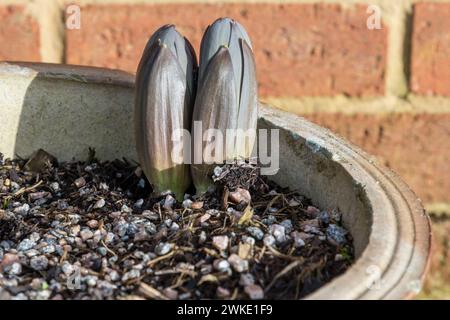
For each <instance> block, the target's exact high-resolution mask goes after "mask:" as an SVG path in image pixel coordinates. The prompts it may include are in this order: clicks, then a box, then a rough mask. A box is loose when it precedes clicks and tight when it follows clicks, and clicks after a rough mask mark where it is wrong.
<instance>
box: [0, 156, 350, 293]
mask: <svg viewBox="0 0 450 320" xmlns="http://www.w3.org/2000/svg"><path fill="white" fill-rule="evenodd" d="M38 158H39V159H38ZM25 169H26V170H34V171H35V172H31V171H26V170H25ZM36 171H39V173H36ZM214 179H215V180H216V184H217V188H216V191H214V192H212V193H209V194H206V195H203V196H202V197H195V196H191V195H186V197H185V200H184V201H183V202H181V203H180V202H176V201H175V199H174V198H173V197H172V196H171V195H170V194H168V195H164V196H159V197H154V196H152V195H151V194H152V193H151V188H150V187H149V184H148V182H147V181H146V179H145V177H144V176H143V174H142V171H141V169H140V168H139V167H137V166H136V165H135V164H132V163H129V162H128V161H126V160H115V161H112V162H98V161H97V160H95V157H94V154H93V153H91V154H90V157H89V160H88V161H86V162H70V163H60V164H57V161H56V159H54V158H52V157H50V156H49V155H48V154H46V153H45V152H42V151H41V152H40V153H38V154H35V155H34V156H33V159H31V160H30V161H29V162H28V163H27V164H26V161H25V160H21V159H19V160H13V161H11V160H8V159H7V160H3V159H2V157H1V155H0V205H1V206H0V299H146V298H151V299H243V298H244V299H248V298H251V299H297V298H301V297H303V296H305V295H306V294H308V293H310V292H312V291H314V290H315V289H317V288H318V287H320V286H321V285H323V284H325V283H326V282H327V281H329V280H330V279H332V278H333V277H335V276H337V275H339V274H341V273H342V272H344V271H345V270H346V269H347V268H348V266H349V265H350V264H351V263H352V261H353V247H352V239H351V236H350V235H349V234H348V233H347V232H346V231H345V229H344V228H343V227H342V226H341V221H340V220H341V214H340V212H339V211H338V209H337V208H326V209H327V210H319V209H317V208H315V207H313V206H312V204H311V203H310V201H309V200H308V199H306V198H305V197H303V196H302V195H300V194H298V193H297V192H295V191H292V190H287V189H283V188H281V187H279V186H277V185H276V184H274V183H272V182H271V181H268V180H267V179H266V177H263V176H260V175H259V169H258V167H256V166H254V165H250V164H240V165H237V164H235V165H225V166H223V167H221V168H219V167H217V168H216V170H215V176H214ZM324 209H325V208H324Z"/></svg>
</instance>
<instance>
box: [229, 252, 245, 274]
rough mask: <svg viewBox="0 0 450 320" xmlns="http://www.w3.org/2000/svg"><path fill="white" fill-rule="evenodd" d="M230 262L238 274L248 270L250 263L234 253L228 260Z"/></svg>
mask: <svg viewBox="0 0 450 320" xmlns="http://www.w3.org/2000/svg"><path fill="white" fill-rule="evenodd" d="M228 262H229V263H230V264H231V266H232V267H233V269H234V270H235V271H237V272H244V271H247V270H248V261H247V260H244V259H242V258H241V257H239V256H238V255H237V254H235V253H233V254H232V255H230V257H229V258H228Z"/></svg>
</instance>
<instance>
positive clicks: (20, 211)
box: [14, 203, 30, 216]
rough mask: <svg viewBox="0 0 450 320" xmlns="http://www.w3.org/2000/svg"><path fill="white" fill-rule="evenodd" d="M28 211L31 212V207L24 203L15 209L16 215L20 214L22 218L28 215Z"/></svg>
mask: <svg viewBox="0 0 450 320" xmlns="http://www.w3.org/2000/svg"><path fill="white" fill-rule="evenodd" d="M28 211H30V205H29V204H27V203H24V204H23V205H21V206H20V207H17V208H15V209H14V213H17V214H20V215H21V216H25V215H27V213H28Z"/></svg>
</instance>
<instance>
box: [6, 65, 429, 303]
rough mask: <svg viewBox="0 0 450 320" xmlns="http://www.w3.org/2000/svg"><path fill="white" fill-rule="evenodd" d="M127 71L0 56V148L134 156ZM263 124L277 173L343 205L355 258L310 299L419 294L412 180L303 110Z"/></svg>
mask: <svg viewBox="0 0 450 320" xmlns="http://www.w3.org/2000/svg"><path fill="white" fill-rule="evenodd" d="M133 80H134V77H133V76H132V75H130V74H127V73H125V72H121V71H113V70H106V69H98V68H86V67H76V66H62V65H48V64H29V63H0V137H1V139H0V152H2V153H4V154H5V156H7V157H12V156H14V155H19V156H22V157H26V156H28V155H30V153H31V152H32V151H34V150H36V149H37V148H43V149H45V150H47V151H49V152H50V153H52V154H54V155H55V156H57V157H58V159H60V160H70V159H71V158H72V157H75V158H80V159H84V158H85V157H86V154H87V149H88V147H94V148H95V149H96V152H97V153H96V155H97V156H98V158H99V159H113V158H120V157H123V156H124V157H127V158H129V159H136V156H135V150H134V142H133V128H132V123H133V121H132V109H133ZM260 113H261V114H260V119H259V127H260V128H278V129H280V170H279V172H278V174H277V175H276V176H274V177H273V179H274V180H275V181H276V182H278V183H279V184H281V185H283V186H289V187H291V188H292V189H297V190H299V191H300V192H301V193H302V194H304V195H306V196H308V197H310V198H311V199H312V201H313V203H314V204H315V205H317V206H319V207H322V208H334V207H338V208H339V209H340V210H341V211H342V212H343V213H344V216H343V223H344V225H345V227H346V228H347V229H349V230H350V232H351V234H352V236H353V237H354V246H355V252H356V256H357V259H356V261H355V263H354V264H353V266H352V267H351V268H350V269H348V270H347V272H345V273H344V274H343V275H341V276H339V277H337V278H335V279H333V280H332V281H331V282H329V283H328V284H326V285H324V286H323V287H321V288H320V289H318V290H317V291H315V292H314V293H312V294H311V295H309V296H308V298H310V299H404V298H411V297H413V296H414V295H415V294H417V293H418V291H419V290H420V287H421V283H422V280H423V278H424V275H425V273H426V270H427V265H428V260H429V254H430V241H431V233H430V222H429V219H428V217H427V215H426V214H425V212H424V210H423V207H422V205H421V203H420V201H419V200H418V199H417V197H416V196H415V195H414V193H413V192H412V191H411V190H410V189H409V188H408V186H407V185H406V184H405V183H404V182H403V181H402V180H401V179H400V178H399V177H398V176H396V175H395V174H394V173H393V172H391V171H390V170H388V169H386V168H384V167H383V166H381V165H379V164H377V162H376V161H375V159H374V158H373V157H371V156H369V155H367V154H366V153H364V152H363V151H361V150H360V149H359V148H357V147H355V146H353V145H351V144H350V143H348V142H347V141H345V140H343V139H341V138H339V137H336V136H335V135H333V134H332V133H331V132H329V131H328V130H326V129H323V128H321V127H319V126H317V125H314V124H312V123H310V122H308V121H306V120H304V119H303V118H301V117H297V116H295V115H292V114H288V113H285V112H282V111H279V110H276V109H272V108H268V107H264V106H263V107H262V108H261V112H260Z"/></svg>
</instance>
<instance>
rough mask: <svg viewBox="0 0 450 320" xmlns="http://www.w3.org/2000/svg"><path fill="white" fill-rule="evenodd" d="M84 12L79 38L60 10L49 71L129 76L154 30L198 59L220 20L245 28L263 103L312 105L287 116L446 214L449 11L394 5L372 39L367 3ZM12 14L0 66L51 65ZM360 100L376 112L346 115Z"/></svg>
mask: <svg viewBox="0 0 450 320" xmlns="http://www.w3.org/2000/svg"><path fill="white" fill-rule="evenodd" d="M13 2H14V1H9V2H8V3H13ZM84 2H85V3H86V4H83V5H81V29H79V30H67V29H64V21H63V17H64V9H65V7H64V6H62V7H61V8H60V11H61V19H60V20H58V19H56V24H58V23H59V24H60V27H61V29H62V30H64V31H63V37H61V38H60V39H58V38H56V39H55V41H61V43H62V44H63V45H61V48H62V51H61V54H60V56H61V57H62V58H61V61H53V62H67V63H71V64H82V65H91V66H102V67H108V68H118V69H123V70H127V71H130V72H134V71H135V69H136V65H137V63H138V60H139V57H140V54H141V52H142V49H143V47H144V45H145V43H146V41H147V39H148V37H149V36H150V35H151V34H152V32H153V31H154V30H155V29H156V28H157V27H159V26H160V25H161V24H166V23H174V24H176V25H177V28H178V29H179V30H180V31H181V32H182V33H184V34H185V35H186V36H187V37H188V38H189V39H190V40H191V41H192V42H193V44H194V46H195V47H196V48H197V50H198V45H199V42H200V39H201V36H202V34H203V31H204V29H205V27H206V26H207V24H209V23H211V22H212V21H213V20H214V19H215V18H217V17H220V16H230V17H232V18H235V19H238V20H239V21H240V22H241V23H242V24H243V25H244V26H245V27H246V28H247V29H248V32H249V34H250V36H251V38H252V40H253V44H254V51H255V55H256V60H257V71H258V79H259V89H260V95H261V98H262V99H263V100H265V99H270V98H277V99H280V101H281V100H283V99H285V98H286V99H291V100H292V99H294V100H296V101H300V102H302V101H304V100H305V99H306V100H308V101H309V102H310V104H311V103H312V104H313V105H315V104H317V109H318V110H320V111H317V112H312V113H311V112H310V111H308V112H306V111H305V110H304V109H302V108H298V109H295V108H293V107H290V108H289V110H292V111H293V112H296V113H299V114H303V115H305V116H306V117H308V118H309V119H311V120H313V121H315V122H317V123H319V124H322V125H324V126H327V127H329V128H331V129H332V130H334V131H336V132H338V133H339V134H341V135H343V136H344V137H346V138H348V139H349V140H350V141H352V142H354V143H356V144H358V145H360V146H361V147H362V148H364V149H366V150H367V151H369V152H370V153H372V154H375V155H376V156H378V157H379V158H380V159H381V160H382V161H383V162H384V163H385V164H387V165H388V166H390V167H391V168H393V169H394V170H395V171H397V172H398V173H399V174H400V175H401V176H403V177H404V178H405V180H406V181H407V182H408V183H409V184H410V185H411V186H412V187H413V189H414V190H415V191H416V192H417V193H418V194H419V196H420V197H422V198H423V200H424V201H425V202H427V203H435V202H445V203H450V1H443V2H442V1H441V2H442V3H433V2H431V1H414V0H395V1H393V2H392V3H389V5H394V4H398V5H399V6H400V7H402V4H403V3H406V4H408V3H411V2H420V3H416V4H413V5H412V6H411V7H409V9H408V5H405V6H403V7H405V8H406V9H401V10H404V11H405V12H404V17H406V18H405V19H404V21H403V20H401V19H398V18H396V17H395V16H393V17H392V16H391V17H390V19H391V20H389V17H386V19H384V17H383V16H382V21H383V25H382V29H380V30H369V29H368V28H367V26H366V20H367V18H368V16H369V13H367V12H366V9H367V6H368V5H367V3H369V2H368V1H361V2H362V3H360V4H355V5H348V1H344V0H336V3H328V4H323V3H320V1H317V3H311V1H309V2H308V3H301V2H302V1H301V0H299V1H298V3H289V4H287V3H286V4H278V3H277V2H276V1H275V0H274V1H273V3H247V2H246V1H244V0H243V2H242V3H233V4H231V3H227V4H205V3H189V4H187V3H184V4H180V3H178V4H177V3H173V2H174V1H170V3H152V1H151V0H148V1H144V2H145V3H142V2H141V3H140V4H131V3H130V2H129V1H127V0H123V1H122V4H111V3H106V4H105V3H104V4H95V3H93V1H84ZM373 2H374V3H380V4H382V3H387V2H386V1H379V0H374V1H373ZM21 3H23V4H10V5H4V4H1V3H0V44H1V45H0V60H29V61H40V60H42V61H48V59H47V57H48V56H52V57H54V56H58V54H56V55H55V54H53V55H46V50H47V49H48V48H46V47H45V46H46V45H47V44H48V41H47V40H48V39H47V40H46V41H47V42H45V41H42V39H43V35H46V34H47V33H48V32H50V30H46V29H42V28H43V27H42V19H39V18H40V17H39V15H38V14H37V13H36V10H35V11H33V10H29V9H30V8H29V6H30V5H29V4H28V2H26V1H21ZM30 3H31V2H30ZM54 3H55V5H57V4H56V3H57V2H56V1H55V2H54ZM67 3H77V1H71V2H67ZM340 3H343V4H345V5H341V4H340ZM364 3H366V4H364ZM403 7H402V8H403ZM387 11H389V9H388V10H387ZM409 16H410V19H408V17H409ZM40 21H41V22H40ZM393 21H395V22H396V24H393V23H392V22H393ZM399 21H400V22H399ZM402 24H403V27H404V29H405V31H404V32H403V33H400V36H401V37H403V38H401V37H400V38H399V37H398V34H397V38H396V37H395V34H396V33H398V32H399V31H398V30H397V29H396V28H398V25H402ZM54 34H58V33H57V32H56V33H54ZM393 35H394V36H393ZM399 43H401V45H400V47H402V45H403V44H404V46H403V50H404V51H403V53H402V55H401V56H399V58H398V59H403V60H402V61H400V62H403V64H404V69H405V70H404V74H403V73H402V74H400V77H399V79H400V80H399V81H404V83H405V85H407V86H408V92H406V95H405V94H400V93H397V92H395V90H394V91H392V90H391V91H390V89H386V88H388V87H389V86H391V85H392V83H390V84H389V82H390V81H391V82H392V79H394V78H395V77H392V74H393V73H395V72H398V70H397V71H393V70H394V69H395V63H393V62H392V61H394V62H395V59H393V52H392V50H390V49H392V48H394V47H395V45H398V44H399ZM40 46H43V47H42V48H41V47H40ZM56 47H57V46H56ZM53 49H54V48H53ZM397 62H399V61H397ZM402 77H403V79H404V80H402ZM390 79H391V80H390ZM387 84H389V85H387ZM394 85H395V83H394ZM411 95H413V96H414V97H415V98H417V97H418V98H420V99H419V101H420V102H419V105H417V104H416V103H412V102H410V96H411ZM336 96H345V97H346V99H348V100H347V102H348V105H349V106H348V108H349V109H351V108H350V106H353V109H352V111H351V112H348V109H347V106H345V105H344V106H341V107H340V108H338V109H336V108H334V107H333V105H334V100H333V99H337V98H336ZM392 96H394V97H393V99H394V101H395V99H397V100H398V101H400V102H401V103H399V104H402V105H405V104H406V105H409V106H410V110H409V109H408V108H406V109H404V110H403V109H402V110H401V111H399V112H396V110H395V108H396V106H395V103H394V106H393V107H392V106H391V109H389V110H390V111H389V112H386V111H385V109H386V108H385V104H386V103H387V102H386V101H392ZM422 98H423V99H422ZM367 99H372V100H373V101H375V102H374V103H372V104H370V107H365V108H362V110H358V108H356V110H355V105H356V106H358V105H359V104H360V103H361V101H365V100H367ZM389 99H391V100H389ZM416 100H417V99H416ZM311 101H312V102H311ZM299 105H301V103H300V104H299ZM361 105H364V104H363V103H362V104H361ZM328 107H329V110H328ZM313 109H314V108H313ZM416 109H418V110H416ZM331 110H332V112H331Z"/></svg>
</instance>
